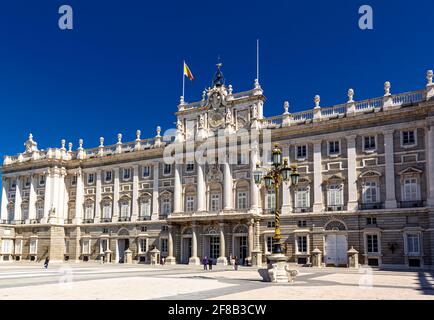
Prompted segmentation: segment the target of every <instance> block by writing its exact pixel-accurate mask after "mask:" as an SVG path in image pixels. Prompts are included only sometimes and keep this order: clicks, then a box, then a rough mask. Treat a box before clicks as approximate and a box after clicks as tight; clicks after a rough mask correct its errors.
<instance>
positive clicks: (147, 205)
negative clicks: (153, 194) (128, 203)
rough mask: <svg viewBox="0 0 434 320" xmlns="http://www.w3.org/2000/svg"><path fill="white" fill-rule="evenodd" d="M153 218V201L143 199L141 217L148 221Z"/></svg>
mask: <svg viewBox="0 0 434 320" xmlns="http://www.w3.org/2000/svg"><path fill="white" fill-rule="evenodd" d="M150 216H151V199H150V198H142V199H141V201H140V217H141V218H143V219H147V218H149V217H150Z"/></svg>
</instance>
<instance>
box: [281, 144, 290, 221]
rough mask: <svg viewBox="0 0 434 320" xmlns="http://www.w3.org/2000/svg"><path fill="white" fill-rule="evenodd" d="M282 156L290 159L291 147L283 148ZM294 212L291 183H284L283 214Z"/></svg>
mask: <svg viewBox="0 0 434 320" xmlns="http://www.w3.org/2000/svg"><path fill="white" fill-rule="evenodd" d="M282 147H283V148H282V156H283V158H287V159H288V164H289V146H282ZM291 211H292V204H291V189H290V182H288V183H282V214H289V213H291Z"/></svg>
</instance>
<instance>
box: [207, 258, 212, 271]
mask: <svg viewBox="0 0 434 320" xmlns="http://www.w3.org/2000/svg"><path fill="white" fill-rule="evenodd" d="M208 269H209V270H212V259H209V260H208Z"/></svg>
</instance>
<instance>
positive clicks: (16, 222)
mask: <svg viewBox="0 0 434 320" xmlns="http://www.w3.org/2000/svg"><path fill="white" fill-rule="evenodd" d="M24 223H25V220H13V221H12V224H24Z"/></svg>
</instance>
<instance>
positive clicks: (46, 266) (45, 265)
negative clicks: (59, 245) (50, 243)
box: [44, 257, 50, 269]
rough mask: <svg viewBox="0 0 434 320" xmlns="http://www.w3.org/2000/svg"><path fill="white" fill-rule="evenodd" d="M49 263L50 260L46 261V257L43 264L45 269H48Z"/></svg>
mask: <svg viewBox="0 0 434 320" xmlns="http://www.w3.org/2000/svg"><path fill="white" fill-rule="evenodd" d="M49 262H50V259H48V257H46V258H45V262H44V268H45V269H47V268H48V263H49Z"/></svg>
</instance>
